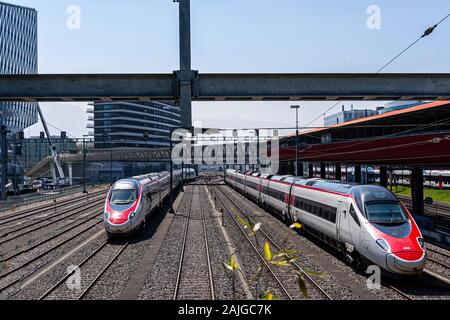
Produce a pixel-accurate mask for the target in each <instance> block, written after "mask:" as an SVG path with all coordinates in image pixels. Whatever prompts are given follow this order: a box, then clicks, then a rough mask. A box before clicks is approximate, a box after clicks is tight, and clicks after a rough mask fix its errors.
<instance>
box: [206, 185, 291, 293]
mask: <svg viewBox="0 0 450 320" xmlns="http://www.w3.org/2000/svg"><path fill="white" fill-rule="evenodd" d="M217 188H219V189H220V187H217ZM212 190H213V192H214V194H215V195H216V196H217V199H218V200H219V201H220V203H221V204H222V206H223V207H224V209H225V211H226V212H227V213H228V215H229V216H230V217H231V219H232V220H233V222H234V223H235V224H236V225H237V227H238V228H239V230H240V231H241V232H242V234H243V235H244V237H245V238H246V240H247V241H248V243H250V245H251V246H252V248H253V250H254V251H255V252H256V254H257V256H258V258H259V259H260V260H261V261H262V262H263V264H264V266H265V267H266V268H267V270H268V271H269V273H270V275H271V276H272V278H273V279H274V280H275V281H276V282H277V284H278V285H279V287H280V288H281V290H282V291H283V293H284V294H285V295H286V297H287V298H288V299H289V300H292V297H291V295H290V294H289V292H288V291H287V289H286V287H285V286H284V285H283V283H282V282H281V280H280V279H279V278H278V277H277V275H276V274H275V272H274V271H273V269H272V268H271V267H270V265H269V264H268V263H267V261H266V259H265V258H264V257H263V256H262V255H261V252H259V250H258V248H256V246H255V244H254V243H253V242H252V241H251V240H250V238H249V236H248V234H247V233H246V232H245V230H244V229H243V228H242V226H241V225H240V224H239V222H238V221H237V220H236V218H235V217H234V216H233V214H232V213H231V210H230V209H229V207H228V206H227V205H226V204H225V202H224V201H223V200H222V199H221V198H220V197H219V195H218V193H217V192H216V190H215V189H214V188H213V189H212Z"/></svg>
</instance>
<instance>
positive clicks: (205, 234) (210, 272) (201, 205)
mask: <svg viewBox="0 0 450 320" xmlns="http://www.w3.org/2000/svg"><path fill="white" fill-rule="evenodd" d="M200 189H202V188H200ZM199 202H200V212H201V214H202V222H203V234H204V236H205V249H206V260H207V262H208V275H209V287H210V290H211V299H212V300H215V299H216V298H215V293H214V279H213V273H212V267H211V257H210V255H209V243H208V231H207V230H206V219H205V208H204V206H203V201H201V199H200V201H199Z"/></svg>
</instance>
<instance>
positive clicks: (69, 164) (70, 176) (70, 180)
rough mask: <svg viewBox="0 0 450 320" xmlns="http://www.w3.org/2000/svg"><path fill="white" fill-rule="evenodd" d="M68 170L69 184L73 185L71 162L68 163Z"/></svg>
mask: <svg viewBox="0 0 450 320" xmlns="http://www.w3.org/2000/svg"><path fill="white" fill-rule="evenodd" d="M68 172H69V184H70V185H71V186H73V174H72V172H73V165H72V162H69V163H68Z"/></svg>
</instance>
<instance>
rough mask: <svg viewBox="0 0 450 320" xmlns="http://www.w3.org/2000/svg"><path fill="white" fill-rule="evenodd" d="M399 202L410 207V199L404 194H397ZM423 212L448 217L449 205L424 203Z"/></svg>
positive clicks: (449, 214) (449, 215)
mask: <svg viewBox="0 0 450 320" xmlns="http://www.w3.org/2000/svg"><path fill="white" fill-rule="evenodd" d="M397 197H398V198H399V199H400V201H401V202H403V204H404V205H405V206H406V207H407V208H408V209H411V208H412V199H411V198H409V197H405V196H398V195H397ZM425 213H426V214H428V215H431V216H436V215H437V216H442V217H444V218H447V219H448V218H450V206H449V205H445V204H438V203H434V204H431V205H427V204H425Z"/></svg>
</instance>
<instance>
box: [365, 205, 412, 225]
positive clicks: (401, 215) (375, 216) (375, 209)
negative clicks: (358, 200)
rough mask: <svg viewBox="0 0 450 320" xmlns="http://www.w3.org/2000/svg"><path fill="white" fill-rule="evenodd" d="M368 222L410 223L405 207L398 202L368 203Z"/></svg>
mask: <svg viewBox="0 0 450 320" xmlns="http://www.w3.org/2000/svg"><path fill="white" fill-rule="evenodd" d="M366 216H367V220H369V221H370V222H372V223H382V224H383V223H403V222H407V221H408V215H407V214H406V212H405V210H404V209H403V206H402V205H401V204H400V203H399V202H397V201H386V202H366Z"/></svg>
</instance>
